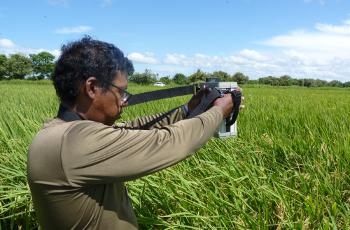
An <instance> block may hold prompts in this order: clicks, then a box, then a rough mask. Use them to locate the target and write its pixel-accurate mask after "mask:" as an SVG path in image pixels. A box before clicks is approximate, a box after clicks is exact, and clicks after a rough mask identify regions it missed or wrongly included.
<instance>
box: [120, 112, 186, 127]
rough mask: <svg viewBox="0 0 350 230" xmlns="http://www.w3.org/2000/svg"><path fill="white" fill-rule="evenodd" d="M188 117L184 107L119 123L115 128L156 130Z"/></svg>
mask: <svg viewBox="0 0 350 230" xmlns="http://www.w3.org/2000/svg"><path fill="white" fill-rule="evenodd" d="M185 117H186V112H185V109H184V108H183V106H180V107H178V108H175V109H172V110H170V111H168V112H165V113H159V114H155V115H151V116H144V117H139V118H136V119H135V120H132V121H126V122H123V123H117V124H116V125H115V126H114V127H116V128H125V129H144V130H149V129H154V128H161V127H163V126H166V125H171V124H173V123H175V122H178V121H180V120H182V119H184V118H185Z"/></svg>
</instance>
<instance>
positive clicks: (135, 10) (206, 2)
mask: <svg viewBox="0 0 350 230" xmlns="http://www.w3.org/2000/svg"><path fill="white" fill-rule="evenodd" d="M18 6H20V7H18ZM349 6H350V2H347V1H345V0H286V1H283V2H279V1H274V0H266V1H258V0H237V1H231V0H218V1H215V2H214V1H212V0H203V1H200V2H199V3H198V2H197V1H185V0H179V1H173V2H163V1H161V0H152V1H150V0H148V1H137V0H131V1H118V0H93V1H88V2H86V1H81V0H75V1H74V0H35V1H31V2H22V1H19V0H14V1H6V2H3V3H2V5H1V6H0V19H1V20H0V28H1V30H0V53H2V54H6V55H10V54H13V53H23V54H27V55H28V54H30V53H38V52H41V51H48V52H50V53H52V54H54V55H55V56H56V57H57V56H58V55H59V53H60V51H59V50H60V47H61V46H62V45H63V44H65V43H67V42H69V41H74V40H77V39H80V38H82V37H83V36H84V35H85V34H86V35H90V36H91V37H92V38H94V39H98V40H102V41H106V42H110V43H113V44H114V45H116V46H117V47H118V48H120V49H121V50H122V51H123V52H124V54H125V55H126V56H127V57H128V58H129V59H131V60H132V61H133V63H134V66H135V72H143V71H144V70H145V69H150V70H151V71H152V72H154V73H156V74H159V76H167V75H169V76H174V74H176V73H183V74H185V75H187V76H188V75H190V74H192V73H194V72H196V71H197V70H198V69H200V70H201V71H203V72H207V73H212V72H214V71H225V72H227V73H229V74H231V75H232V74H234V73H236V72H242V73H243V74H245V75H247V76H248V77H249V78H250V79H252V80H254V79H258V78H261V77H267V76H274V77H280V76H283V75H289V76H291V77H292V78H299V79H300V78H312V79H321V80H326V81H331V80H338V81H341V82H347V81H350V43H349V42H348V40H349V39H350V14H349V13H350V12H349V10H347V9H350V8H349ZM18 15H24V16H22V17H19V16H18ZM62 16H63V17H62Z"/></svg>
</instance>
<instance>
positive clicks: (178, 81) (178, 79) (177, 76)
mask: <svg viewBox="0 0 350 230" xmlns="http://www.w3.org/2000/svg"><path fill="white" fill-rule="evenodd" d="M186 80H187V79H186V76H185V75H184V74H182V73H177V74H175V76H174V78H173V81H174V82H175V83H176V84H179V85H183V84H185V83H186Z"/></svg>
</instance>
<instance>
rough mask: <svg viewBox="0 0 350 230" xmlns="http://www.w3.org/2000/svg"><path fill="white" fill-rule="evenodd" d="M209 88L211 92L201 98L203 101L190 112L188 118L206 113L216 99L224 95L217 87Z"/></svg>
mask: <svg viewBox="0 0 350 230" xmlns="http://www.w3.org/2000/svg"><path fill="white" fill-rule="evenodd" d="M209 90H210V91H209V93H208V94H204V95H203V97H202V98H201V102H200V103H199V104H198V105H197V107H196V108H195V109H194V110H193V111H191V112H190V113H189V115H188V116H187V118H192V117H195V116H197V115H199V114H201V113H204V112H205V111H207V110H208V109H209V108H210V107H212V104H213V102H214V101H215V99H217V98H219V97H222V96H223V95H222V94H221V93H220V92H219V91H218V90H217V89H216V88H209Z"/></svg>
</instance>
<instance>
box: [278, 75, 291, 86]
mask: <svg viewBox="0 0 350 230" xmlns="http://www.w3.org/2000/svg"><path fill="white" fill-rule="evenodd" d="M292 84H293V79H292V78H291V77H290V76H288V75H283V76H281V77H280V79H279V85H282V86H291V85H292Z"/></svg>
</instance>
